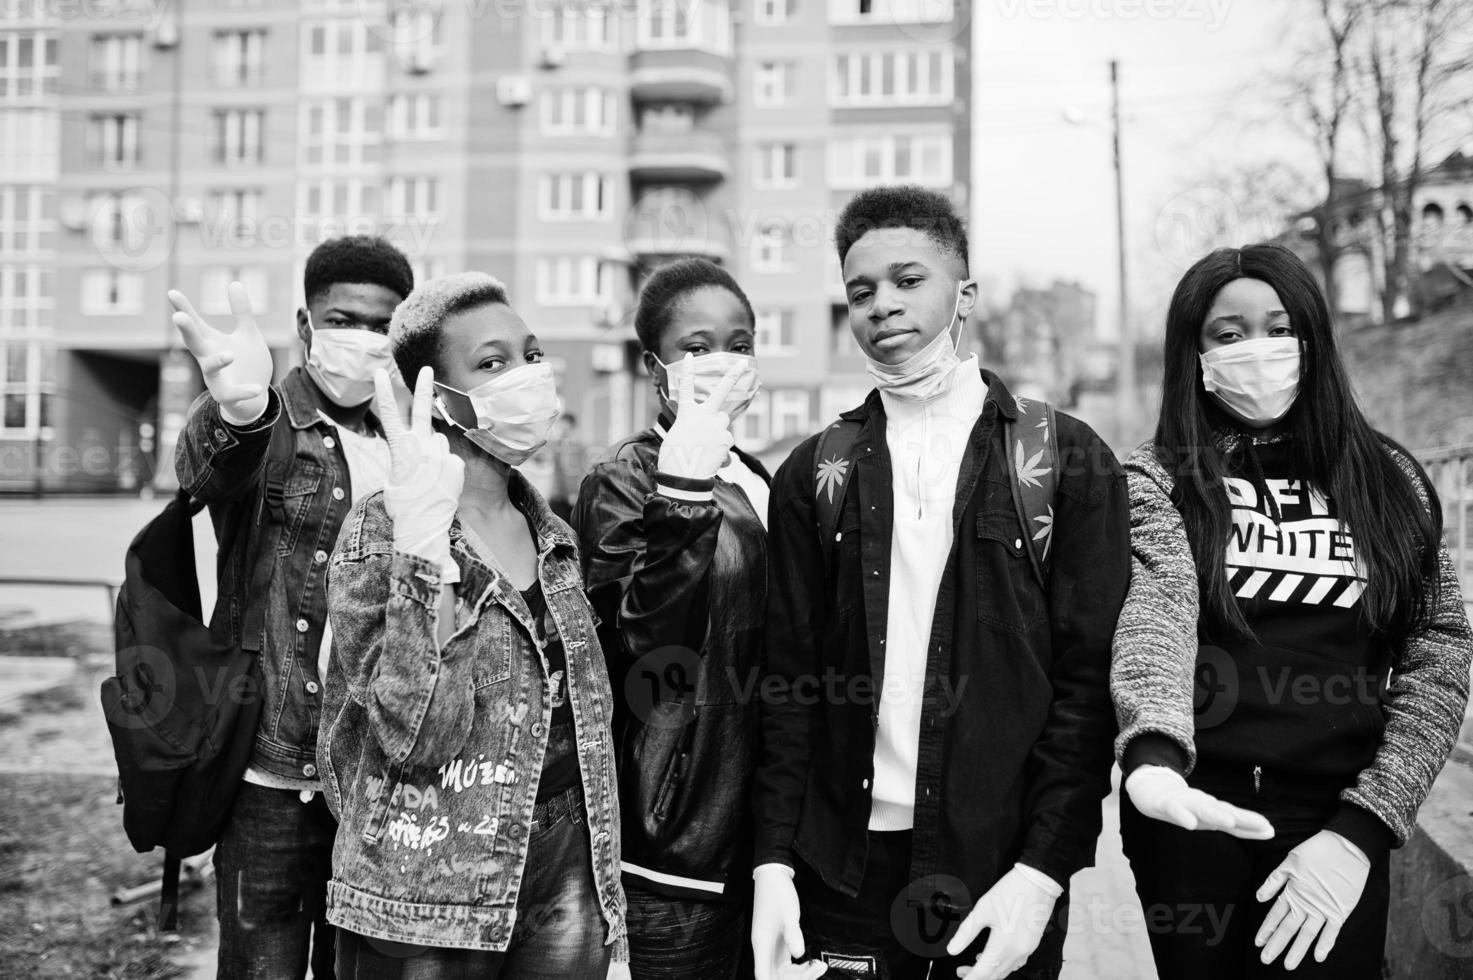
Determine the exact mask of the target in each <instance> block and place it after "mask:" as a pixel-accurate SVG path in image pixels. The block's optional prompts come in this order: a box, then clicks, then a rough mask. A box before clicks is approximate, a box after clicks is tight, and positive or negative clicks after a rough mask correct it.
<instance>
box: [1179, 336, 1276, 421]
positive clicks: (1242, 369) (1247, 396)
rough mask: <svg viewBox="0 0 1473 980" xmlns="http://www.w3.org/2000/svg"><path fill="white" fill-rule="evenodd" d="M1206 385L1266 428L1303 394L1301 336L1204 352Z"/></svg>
mask: <svg viewBox="0 0 1473 980" xmlns="http://www.w3.org/2000/svg"><path fill="white" fill-rule="evenodd" d="M1200 359H1201V362H1202V387H1203V388H1205V389H1207V392H1208V394H1210V395H1212V397H1213V398H1216V399H1217V400H1218V401H1219V402H1220V403H1222V404H1223V405H1224V406H1226V407H1227V408H1230V409H1232V411H1233V412H1234V413H1236V414H1237V415H1238V416H1239V417H1241V418H1242V419H1243V421H1245V422H1247V423H1248V424H1250V425H1252V426H1255V427H1258V428H1262V427H1263V426H1266V425H1272V424H1273V423H1275V422H1277V421H1279V419H1282V418H1283V417H1284V416H1285V415H1288V414H1289V409H1290V408H1292V407H1293V405H1294V399H1295V398H1296V397H1297V396H1298V394H1299V371H1300V354H1299V339H1298V338H1297V337H1262V338H1259V339H1257V340H1240V341H1238V342H1237V343H1236V344H1226V345H1224V346H1222V347H1214V348H1212V350H1210V351H1207V352H1206V353H1205V354H1202V355H1201V358H1200Z"/></svg>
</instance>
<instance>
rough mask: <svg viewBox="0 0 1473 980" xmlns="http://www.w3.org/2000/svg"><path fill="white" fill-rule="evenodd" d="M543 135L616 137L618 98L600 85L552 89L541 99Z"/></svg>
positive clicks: (611, 91) (539, 104) (544, 93)
mask: <svg viewBox="0 0 1473 980" xmlns="http://www.w3.org/2000/svg"><path fill="white" fill-rule="evenodd" d="M538 106H539V108H540V111H541V122H542V135H543V136H613V135H614V133H615V121H614V119H615V117H614V113H615V97H614V92H613V90H611V89H606V88H601V87H599V86H596V85H589V86H582V87H579V88H563V89H552V90H550V91H547V92H543V93H542V95H541V97H540V99H539V100H538Z"/></svg>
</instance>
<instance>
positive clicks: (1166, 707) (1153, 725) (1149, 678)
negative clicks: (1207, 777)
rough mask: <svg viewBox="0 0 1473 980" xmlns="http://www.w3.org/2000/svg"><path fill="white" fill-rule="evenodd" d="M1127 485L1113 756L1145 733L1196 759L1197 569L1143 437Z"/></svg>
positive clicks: (1166, 480)
mask: <svg viewBox="0 0 1473 980" xmlns="http://www.w3.org/2000/svg"><path fill="white" fill-rule="evenodd" d="M1125 474H1126V478H1127V480H1128V481H1129V485H1130V550H1131V562H1130V589H1129V591H1128V592H1127V593H1126V596H1125V606H1124V607H1123V608H1122V609H1121V611H1120V620H1119V623H1118V624H1117V626H1116V627H1115V641H1114V648H1113V658H1112V662H1111V667H1110V694H1111V696H1112V697H1113V698H1114V701H1115V718H1116V721H1117V722H1118V723H1119V726H1120V734H1119V736H1118V737H1117V738H1116V740H1115V757H1116V758H1117V759H1120V758H1121V757H1122V756H1123V755H1124V753H1125V749H1126V746H1128V745H1129V744H1130V742H1131V741H1132V740H1133V739H1135V738H1137V737H1139V736H1141V735H1145V734H1148V733H1155V734H1158V735H1162V736H1165V737H1167V738H1169V739H1170V740H1171V741H1172V742H1174V743H1175V744H1176V745H1178V746H1179V747H1180V748H1181V749H1182V751H1183V752H1184V753H1185V755H1186V760H1187V762H1186V771H1187V772H1190V771H1191V769H1192V767H1193V766H1194V765H1196V761H1197V750H1196V746H1195V743H1194V742H1193V730H1194V725H1193V711H1192V678H1193V675H1194V672H1195V670H1196V663H1197V571H1196V566H1195V565H1194V564H1193V562H1192V549H1191V546H1190V545H1189V544H1188V542H1187V533H1186V527H1185V525H1184V524H1183V523H1182V518H1181V514H1180V512H1178V511H1177V509H1176V506H1175V505H1174V504H1173V503H1172V502H1171V486H1172V480H1171V475H1170V474H1168V473H1167V472H1166V470H1165V469H1164V468H1163V467H1162V466H1161V463H1160V462H1159V461H1158V460H1157V458H1156V454H1155V452H1154V450H1153V448H1152V446H1151V444H1150V443H1147V444H1146V445H1143V446H1141V447H1140V448H1139V449H1137V450H1136V451H1135V452H1133V453H1131V454H1130V457H1129V458H1128V459H1126V461H1125Z"/></svg>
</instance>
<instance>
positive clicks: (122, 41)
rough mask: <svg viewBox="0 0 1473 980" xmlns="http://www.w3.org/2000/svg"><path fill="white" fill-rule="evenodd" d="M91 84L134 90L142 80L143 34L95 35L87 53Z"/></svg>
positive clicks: (103, 88)
mask: <svg viewBox="0 0 1473 980" xmlns="http://www.w3.org/2000/svg"><path fill="white" fill-rule="evenodd" d="M87 73H88V75H89V76H90V77H91V81H92V87H93V88H95V89H101V90H102V91H104V92H132V91H134V90H135V89H137V88H138V86H139V84H140V83H141V82H142V81H143V35H142V34H94V35H93V36H92V46H91V48H90V49H89V50H88V52H87Z"/></svg>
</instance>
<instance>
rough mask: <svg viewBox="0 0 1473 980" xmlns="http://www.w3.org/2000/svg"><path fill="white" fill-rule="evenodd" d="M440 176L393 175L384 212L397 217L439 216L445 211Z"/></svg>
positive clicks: (385, 200)
mask: <svg viewBox="0 0 1473 980" xmlns="http://www.w3.org/2000/svg"><path fill="white" fill-rule="evenodd" d="M443 209H444V202H443V200H442V199H441V191H440V178H438V177H391V178H390V179H389V186H388V193H387V195H386V196H385V199H384V213H385V214H389V215H392V216H394V217H396V218H400V217H403V218H408V217H414V218H438V217H439V216H440V215H441V214H443V213H444V210H443Z"/></svg>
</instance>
